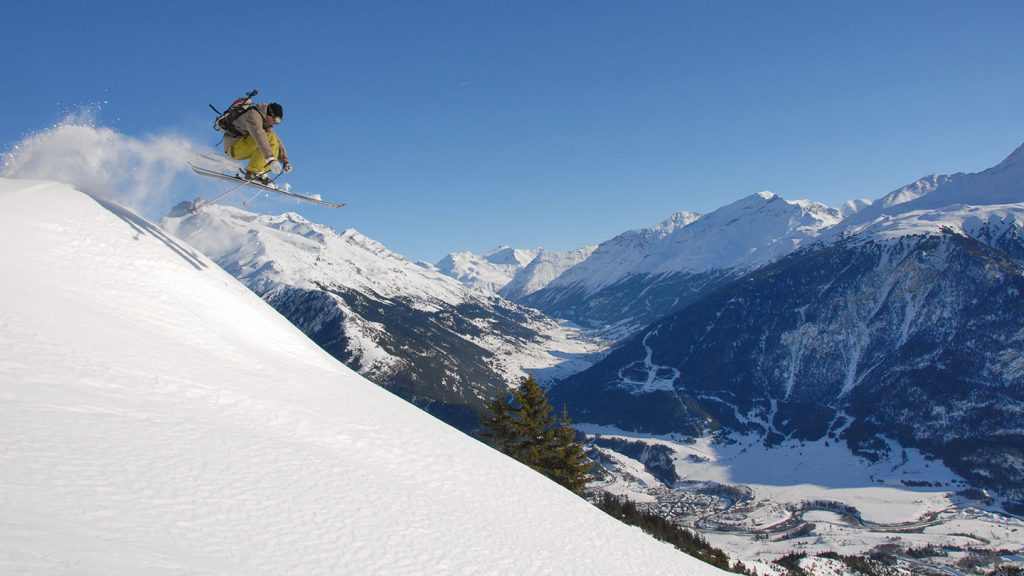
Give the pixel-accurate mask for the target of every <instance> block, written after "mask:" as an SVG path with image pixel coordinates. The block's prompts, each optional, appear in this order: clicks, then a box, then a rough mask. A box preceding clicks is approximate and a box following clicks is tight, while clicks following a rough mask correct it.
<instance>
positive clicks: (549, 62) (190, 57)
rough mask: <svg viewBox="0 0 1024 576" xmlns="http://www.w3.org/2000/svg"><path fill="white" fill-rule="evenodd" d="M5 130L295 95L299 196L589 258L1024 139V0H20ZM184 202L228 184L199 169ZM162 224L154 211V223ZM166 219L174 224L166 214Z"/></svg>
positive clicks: (415, 237)
mask: <svg viewBox="0 0 1024 576" xmlns="http://www.w3.org/2000/svg"><path fill="white" fill-rule="evenodd" d="M4 12H5V13H4V18H5V31H4V34H3V36H2V37H0V46H2V48H3V53H4V54H5V55H6V58H5V62H6V66H5V70H4V72H5V74H4V85H5V89H4V90H0V110H3V111H4V112H5V117H4V122H3V124H2V125H0V147H2V148H3V149H4V150H8V149H10V148H11V147H13V146H14V145H16V144H17V143H18V142H19V141H20V140H21V139H22V138H24V137H26V136H27V135H30V134H32V133H35V132H38V131H40V130H44V129H46V128H47V127H48V126H51V125H53V124H54V123H55V122H58V121H60V120H61V118H62V117H63V116H64V115H65V114H67V113H68V111H73V110H74V109H76V108H77V107H80V106H95V105H99V106H98V108H99V120H98V122H99V123H101V124H102V125H103V126H106V127H109V128H112V129H113V130H116V131H117V132H118V133H120V134H124V135H127V136H132V137H139V138H144V137H147V136H152V135H160V134H176V135H181V136H183V137H185V138H187V139H189V140H192V141H195V142H197V143H200V144H203V145H205V146H208V147H210V148H212V147H213V146H214V145H215V144H216V142H217V138H218V135H217V134H216V133H215V132H213V130H212V129H211V128H210V121H211V120H212V112H210V110H209V108H208V107H207V104H208V103H214V104H216V105H218V106H222V105H224V104H226V103H227V102H230V100H231V99H232V98H234V97H235V96H237V95H240V94H242V93H244V92H245V91H247V90H248V89H250V88H252V87H257V86H258V87H260V88H261V91H262V93H261V99H262V100H264V101H269V100H273V101H278V102H280V103H282V104H283V105H284V107H285V122H284V124H283V125H282V126H281V127H280V129H279V134H280V135H281V137H282V138H283V139H284V141H285V143H286V145H287V147H288V150H289V153H290V156H291V159H292V161H293V163H294V165H295V171H294V172H292V173H291V174H289V175H287V177H286V178H287V180H288V181H289V182H290V183H291V185H292V187H293V189H295V190H296V191H300V192H306V191H308V192H313V193H319V194H321V195H323V196H324V197H325V198H328V199H332V200H339V201H343V202H347V203H348V204H349V206H348V207H346V208H344V209H342V210H340V211H330V210H326V209H321V208H317V207H305V206H295V205H293V204H291V203H286V202H283V201H272V200H267V201H262V202H260V203H258V204H257V205H255V207H254V208H255V209H257V210H260V211H266V212H280V211H284V210H297V211H299V212H301V213H302V214H304V215H305V216H307V217H308V218H310V219H312V220H314V221H317V222H322V223H325V224H330V225H332V226H334V227H336V228H339V229H344V228H356V229H358V230H360V231H361V232H363V233H364V234H367V235H368V236H370V237H372V238H374V239H376V240H379V241H380V242H382V243H383V244H385V245H386V246H388V247H389V248H391V249H393V250H395V251H397V252H399V253H400V254H403V255H405V256H407V257H409V258H411V259H413V260H420V259H422V260H427V261H432V262H433V261H436V260H438V259H439V258H441V257H442V256H443V255H444V254H445V253H447V252H449V251H459V250H472V251H476V252H482V251H485V250H488V249H490V248H493V247H495V246H497V245H498V244H510V245H514V246H519V247H537V246H542V247H545V248H548V249H552V250H569V249H573V248H576V247H579V246H583V245H588V244H597V243H599V242H601V241H604V240H607V239H609V238H611V237H613V236H615V235H616V234H618V233H620V232H623V231H625V230H628V229H632V228H638V227H644V226H651V225H654V224H656V223H658V222H660V221H661V220H663V219H665V218H667V217H668V216H670V215H671V214H672V213H673V212H676V211H680V210H691V211H696V212H708V211H711V210H713V209H715V208H717V207H720V206H722V205H725V204H727V203H730V202H732V201H735V200H738V199H740V198H742V197H745V196H749V195H750V194H754V193H756V192H759V191H762V190H771V191H773V192H776V193H777V194H779V195H781V196H783V197H784V198H787V199H803V198H810V199H813V200H818V201H821V202H825V203H827V204H831V205H838V204H841V203H842V202H844V201H846V200H849V199H853V198H860V197H865V198H878V197H880V196H882V195H884V194H886V193H887V192H889V191H891V190H893V189H895V188H897V187H899V186H901V185H903V184H906V183H909V182H911V181H913V180H915V179H917V178H919V177H921V176H924V175H927V174H930V173H950V172H957V171H977V170H982V169H984V168H987V167H989V166H992V165H994V164H996V163H998V162H999V161H1000V160H1002V159H1003V158H1004V157H1005V156H1006V155H1008V154H1009V153H1010V152H1011V151H1012V150H1013V149H1014V148H1016V147H1017V146H1019V145H1020V144H1021V143H1022V142H1024V115H1022V113H1021V111H1022V104H1021V102H1022V100H1021V98H1022V94H1024V74H1022V66H1021V64H1022V58H1021V56H1022V55H1024V40H1022V38H1024V36H1022V35H1021V33H1020V31H1021V29H1022V28H1024V2H1019V1H1016V0H1013V1H1010V0H1007V1H989V0H978V1H972V2H946V1H934V0H931V1H920V2H918V1H914V2H893V1H886V2H875V1H859V2H832V1H814V2H775V1H765V0H762V1H749V2H743V1H700V2H698V1H692V2H688V1H673V2H668V1H665V2H657V1H650V2H647V1H639V2H609V1H600V0H597V1H594V0H590V1H566V2H554V1H536V2H535V1H516V2H511V1H508V2H493V1H487V0H472V1H470V0H466V1H417V2H411V1H409V2H405V1H379V2H371V1H366V2H345V1H332V2H302V1H295V2H280V1H279V2H258V1H257V2H245V3H200V2H194V3H193V2H173V3H171V2H166V3H149V2H138V1H133V2H89V1H81V2H50V1H47V0H38V1H36V2H32V3H29V2H18V3H13V4H12V5H10V6H7V7H6V8H5V11H4ZM176 182H177V183H176V187H177V188H176V193H178V194H179V195H180V196H181V197H189V198H190V197H191V196H194V195H195V194H196V193H202V194H203V195H206V196H210V195H213V194H215V193H216V190H217V189H218V186H219V185H218V184H216V183H213V182H206V181H199V180H198V179H197V177H194V176H192V175H191V174H185V173H182V174H181V175H180V177H179V178H178V179H177V180H176ZM150 216H154V215H150ZM155 216H159V214H156V215H155Z"/></svg>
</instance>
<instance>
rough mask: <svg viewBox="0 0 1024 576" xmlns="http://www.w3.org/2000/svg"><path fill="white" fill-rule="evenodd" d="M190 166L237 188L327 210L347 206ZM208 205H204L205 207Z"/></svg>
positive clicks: (198, 172) (193, 165)
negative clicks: (252, 189) (289, 199)
mask: <svg viewBox="0 0 1024 576" xmlns="http://www.w3.org/2000/svg"><path fill="white" fill-rule="evenodd" d="M188 165H189V166H190V167H191V168H192V171H193V172H195V173H196V174H199V175H201V176H207V177H209V178H217V179H220V180H224V181H227V182H234V183H236V184H238V186H236V188H237V187H240V186H251V187H253V188H258V189H260V190H265V191H267V192H273V193H275V194H281V195H283V196H288V197H290V198H294V199H296V200H302V201H304V202H311V203H313V204H316V205H318V206H326V207H327V208H342V207H343V206H345V205H344V204H338V203H336V202H328V201H326V200H321V199H319V198H316V197H313V196H306V195H304V194H297V193H295V192H292V191H290V190H285V189H283V188H277V187H275V186H267V185H266V184H261V183H259V182H253V181H252V180H246V179H245V178H241V177H239V176H234V175H231V174H225V173H223V172H219V171H217V170H210V169H207V168H202V167H200V166H196V165H195V164H193V163H191V162H188ZM234 189H235V188H232V189H231V190H228V192H231V191H232V190H234ZM226 194H227V193H226V192H225V194H224V195H226ZM222 196H223V195H222ZM219 198H220V197H218V198H215V199H214V200H212V201H210V202H207V203H206V204H211V203H213V202H214V201H216V200H217V199H219ZM206 204H204V206H205V205H206Z"/></svg>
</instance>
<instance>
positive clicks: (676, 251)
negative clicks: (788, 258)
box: [551, 192, 842, 292]
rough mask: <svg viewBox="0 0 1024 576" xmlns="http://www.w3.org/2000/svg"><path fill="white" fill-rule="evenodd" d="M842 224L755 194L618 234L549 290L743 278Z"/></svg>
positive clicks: (808, 207)
mask: <svg viewBox="0 0 1024 576" xmlns="http://www.w3.org/2000/svg"><path fill="white" fill-rule="evenodd" d="M840 220H842V214H841V213H840V211H839V210H836V209H834V208H829V207H828V206H825V205H824V204H820V203H818V202H811V201H808V200H801V201H795V202H793V201H788V200H784V199H783V198H781V197H780V196H778V195H776V194H775V193H773V192H758V193H756V194H752V195H750V196H747V197H746V198H741V199H740V200H737V201H736V202H733V203H732V204H729V205H727V206H723V207H722V208H719V209H717V210H715V211H713V212H711V213H709V214H706V215H704V216H701V215H699V214H696V213H693V212H678V213H676V214H674V215H673V216H672V217H671V218H669V219H668V220H665V221H664V222H662V223H660V224H658V225H656V226H653V227H651V228H642V229H639V230H632V231H629V232H625V233H623V234H620V235H619V236H616V237H615V238H613V239H611V240H609V241H607V242H604V243H603V244H601V245H600V246H598V248H597V250H596V251H595V252H594V253H593V254H592V255H591V256H590V258H588V259H587V260H586V261H584V262H583V263H582V264H580V265H578V266H576V267H574V268H572V269H570V270H568V271H567V272H566V273H565V274H563V275H562V276H560V277H559V278H558V279H556V280H555V281H554V282H552V283H551V287H553V288H557V287H568V286H573V285H575V286H579V287H581V288H584V289H585V290H587V291H588V292H594V291H597V290H599V289H601V288H603V287H605V286H610V285H612V284H614V283H616V282H618V281H620V280H622V279H624V278H626V277H627V276H630V275H633V274H658V275H663V274H672V273H677V272H705V271H708V270H715V269H718V270H728V269H738V270H749V269H753V268H756V267H758V266H760V265H763V264H765V263H768V262H770V261H772V260H775V259H777V258H780V257H782V256H784V255H786V254H788V253H789V252H791V251H793V250H794V249H796V248H798V247H799V246H800V245H801V244H802V243H804V242H806V241H808V240H811V239H814V238H816V237H817V235H818V234H819V233H820V232H821V230H823V229H825V228H827V227H829V226H832V225H834V224H836V223H837V222H839V221H840Z"/></svg>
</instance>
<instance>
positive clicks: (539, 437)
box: [480, 376, 591, 494]
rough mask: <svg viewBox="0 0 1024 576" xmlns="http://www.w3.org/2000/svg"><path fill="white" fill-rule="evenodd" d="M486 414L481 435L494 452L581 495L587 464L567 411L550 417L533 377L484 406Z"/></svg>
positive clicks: (587, 475)
mask: <svg viewBox="0 0 1024 576" xmlns="http://www.w3.org/2000/svg"><path fill="white" fill-rule="evenodd" d="M487 408H488V409H489V410H490V414H489V415H486V416H484V417H483V418H481V420H480V425H481V426H482V427H483V429H484V432H483V434H482V436H483V437H484V438H485V439H486V440H488V441H490V443H491V444H492V445H494V446H495V447H496V448H497V449H498V450H501V451H502V452H504V453H505V454H508V455H509V456H511V457H513V458H515V459H516V460H519V461H520V462H522V463H524V464H526V465H527V466H529V467H531V468H533V469H534V470H536V471H538V472H540V473H541V474H544V475H545V476H547V477H548V478H551V479H552V480H554V481H555V482H558V483H559V484H561V485H562V486H565V487H566V488H568V489H569V490H572V491H573V492H575V493H576V494H579V493H581V492H583V489H584V488H585V487H586V485H587V481H588V480H589V471H590V465H591V464H590V461H589V460H587V458H586V455H585V454H584V450H583V445H582V444H581V443H579V442H577V441H576V430H575V429H574V428H573V427H572V422H571V421H570V420H569V416H568V412H567V411H566V410H565V409H564V408H563V410H562V417H561V418H556V417H554V416H553V415H552V414H551V411H552V408H551V404H550V403H548V398H547V393H546V392H545V391H544V389H543V388H541V386H540V385H539V384H537V381H536V380H535V379H534V377H533V376H529V377H527V378H523V379H522V380H521V381H520V384H519V387H518V388H516V389H514V390H513V391H512V392H511V394H507V395H506V394H502V395H500V396H498V397H497V398H495V399H493V400H491V401H490V402H488V403H487Z"/></svg>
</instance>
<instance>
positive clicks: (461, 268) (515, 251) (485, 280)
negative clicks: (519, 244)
mask: <svg viewBox="0 0 1024 576" xmlns="http://www.w3.org/2000/svg"><path fill="white" fill-rule="evenodd" d="M541 251H542V250H541V249H539V248H535V249H523V248H512V247H511V246H505V245H502V246H498V247H497V248H495V249H494V250H491V251H490V252H485V253H484V254H480V255H478V254H474V253H472V252H452V253H451V254H448V255H447V256H445V257H444V258H442V259H441V260H440V261H439V262H438V263H437V264H435V265H434V267H435V268H436V269H437V270H438V271H440V272H441V273H442V274H445V275H446V276H449V277H451V278H454V279H456V280H458V281H459V282H461V283H462V284H463V285H465V286H466V287H468V288H473V289H476V290H481V291H484V292H491V293H497V292H498V291H499V290H501V289H502V288H503V287H504V286H505V285H506V284H508V283H509V282H511V281H512V278H513V277H515V275H516V273H517V272H519V271H520V270H522V269H523V268H524V267H526V265H528V264H529V263H530V262H532V261H533V259H534V258H536V257H537V255H538V254H540V253H541Z"/></svg>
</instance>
